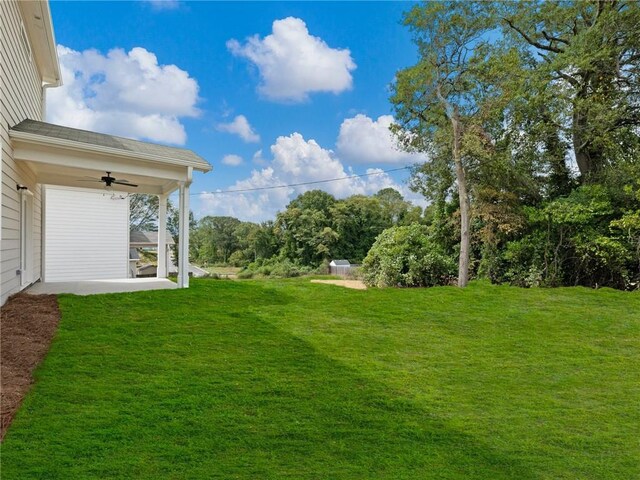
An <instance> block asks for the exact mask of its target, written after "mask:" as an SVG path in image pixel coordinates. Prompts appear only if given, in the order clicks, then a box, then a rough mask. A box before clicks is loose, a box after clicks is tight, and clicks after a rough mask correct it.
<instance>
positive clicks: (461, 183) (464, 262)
mask: <svg viewBox="0 0 640 480" xmlns="http://www.w3.org/2000/svg"><path fill="white" fill-rule="evenodd" d="M451 125H452V127H453V161H454V164H455V166H456V181H457V183H458V198H459V199H460V260H459V262H458V287H466V286H467V283H469V245H470V237H471V235H470V233H471V232H470V231H469V224H470V223H471V222H470V220H471V218H470V217H471V209H470V206H469V194H468V192H467V178H466V175H465V171H464V166H463V165H462V153H461V151H460V150H461V149H460V147H461V144H462V125H461V124H460V116H459V114H458V109H457V108H455V110H454V112H453V115H452V116H451Z"/></svg>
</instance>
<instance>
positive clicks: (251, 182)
mask: <svg viewBox="0 0 640 480" xmlns="http://www.w3.org/2000/svg"><path fill="white" fill-rule="evenodd" d="M256 154H258V152H256ZM271 154H272V155H273V159H272V160H271V162H270V163H269V164H268V166H266V167H264V168H262V169H259V170H257V169H256V170H253V171H252V172H251V176H250V177H249V178H246V179H244V180H240V181H238V182H236V183H235V184H234V185H232V186H230V187H229V188H227V189H225V190H245V189H255V188H261V187H271V186H275V185H291V184H300V183H309V182H316V181H318V180H328V179H336V178H344V177H348V176H351V175H353V172H352V171H351V169H349V168H345V167H344V165H343V164H342V162H341V161H340V160H339V159H338V158H337V157H336V156H335V154H334V153H333V152H332V151H331V150H327V149H324V148H322V147H321V146H320V145H318V143H317V142H316V141H315V140H305V139H304V138H303V137H302V135H300V134H299V133H293V134H291V135H289V136H287V137H278V139H277V140H276V143H275V144H274V145H272V146H271ZM260 158H262V156H261V155H260ZM366 173H367V174H372V175H370V176H367V177H356V178H348V179H344V180H340V181H335V182H327V183H316V184H313V183H312V184H307V185H299V186H295V187H284V188H278V189H270V190H259V191H256V192H243V193H203V194H201V195H200V208H199V211H198V216H204V215H230V216H233V217H236V218H239V219H241V220H251V221H263V220H267V219H273V218H274V217H275V214H276V213H277V212H278V211H280V210H283V209H284V208H285V207H286V205H287V204H288V203H289V202H290V201H291V200H293V199H294V198H295V197H296V196H298V195H299V194H301V193H303V192H305V191H308V190H313V189H322V190H325V191H326V192H329V193H331V194H332V195H334V196H335V197H337V198H345V197H348V196H350V195H355V194H366V195H370V194H373V193H376V192H378V191H379V190H381V189H383V188H386V187H392V188H395V189H396V190H398V191H400V192H402V193H403V195H405V196H407V194H408V192H407V189H406V187H404V186H402V185H398V184H397V183H396V182H395V181H394V180H393V179H392V178H391V177H390V176H389V175H388V174H386V173H384V172H383V171H382V170H380V169H368V170H367V171H366Z"/></svg>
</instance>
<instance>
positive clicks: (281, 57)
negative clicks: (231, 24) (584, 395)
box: [227, 17, 356, 102]
mask: <svg viewBox="0 0 640 480" xmlns="http://www.w3.org/2000/svg"><path fill="white" fill-rule="evenodd" d="M272 32H273V33H272V34H271V35H267V36H266V37H265V38H264V39H260V37H259V36H258V35H254V36H252V37H249V38H248V39H247V41H246V43H245V44H244V45H242V44H240V42H238V41H237V40H235V39H232V40H229V41H228V42H227V48H228V49H229V50H230V51H231V53H233V54H234V55H236V56H238V57H244V58H246V59H248V60H250V61H251V62H252V63H253V64H255V65H256V67H257V68H258V70H259V72H260V78H261V84H260V86H259V87H258V91H259V92H260V93H261V94H262V95H264V96H265V97H266V98H268V99H271V100H276V101H284V102H302V101H305V100H307V98H308V96H309V94H310V93H313V92H331V93H335V94H338V93H340V92H343V91H345V90H349V89H351V86H352V82H353V79H352V77H351V71H352V70H355V68H356V64H355V63H354V61H353V59H352V58H351V52H350V51H349V50H348V49H336V48H331V47H329V46H328V45H327V44H326V43H325V41H324V40H322V39H321V38H319V37H314V36H313V35H310V34H309V30H308V29H307V25H306V24H305V23H304V22H303V21H302V20H301V19H299V18H294V17H288V18H285V19H282V20H276V21H274V22H273V27H272Z"/></svg>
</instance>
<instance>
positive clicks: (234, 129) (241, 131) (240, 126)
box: [216, 115, 260, 143]
mask: <svg viewBox="0 0 640 480" xmlns="http://www.w3.org/2000/svg"><path fill="white" fill-rule="evenodd" d="M216 128H217V129H218V130H220V131H221V132H227V133H233V134H235V135H238V136H239V137H240V138H242V139H243V140H244V141H245V142H249V143H256V142H259V141H260V135H258V134H257V133H256V132H255V131H254V130H253V127H252V126H251V125H250V124H249V121H248V120H247V117H245V116H244V115H238V116H236V118H234V119H233V121H232V122H230V123H219V124H218V125H217V126H216Z"/></svg>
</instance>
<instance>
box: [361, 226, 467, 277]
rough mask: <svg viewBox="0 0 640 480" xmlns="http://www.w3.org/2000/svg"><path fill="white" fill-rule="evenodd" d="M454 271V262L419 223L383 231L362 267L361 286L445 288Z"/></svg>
mask: <svg viewBox="0 0 640 480" xmlns="http://www.w3.org/2000/svg"><path fill="white" fill-rule="evenodd" d="M455 272H456V262H455V259H453V258H452V257H450V256H448V255H446V254H445V253H444V252H443V250H442V248H441V247H440V246H438V245H437V244H436V243H435V242H434V241H433V240H432V239H430V237H429V236H428V233H427V230H426V228H425V227H424V226H422V225H419V224H413V225H409V226H402V227H392V228H389V229H387V230H385V231H383V232H382V233H381V234H380V235H379V236H378V237H377V239H376V241H375V243H374V244H373V246H372V247H371V250H369V253H368V254H367V257H366V258H365V259H364V262H363V264H362V279H363V281H364V283H365V284H367V285H368V286H376V287H392V286H399V287H430V286H434V285H447V284H449V283H450V282H451V280H452V279H453V278H454V277H455Z"/></svg>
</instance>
